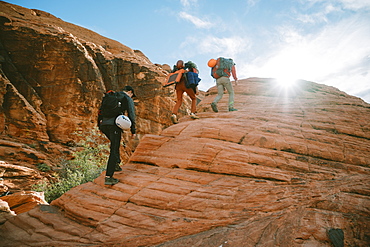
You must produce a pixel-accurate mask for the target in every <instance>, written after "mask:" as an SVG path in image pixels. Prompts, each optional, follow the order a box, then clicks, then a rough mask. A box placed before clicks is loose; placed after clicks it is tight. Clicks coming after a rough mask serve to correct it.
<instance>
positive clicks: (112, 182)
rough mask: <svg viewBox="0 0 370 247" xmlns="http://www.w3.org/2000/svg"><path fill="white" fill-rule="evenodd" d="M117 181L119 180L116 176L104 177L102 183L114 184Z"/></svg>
mask: <svg viewBox="0 0 370 247" xmlns="http://www.w3.org/2000/svg"><path fill="white" fill-rule="evenodd" d="M118 182H119V180H118V179H117V178H114V177H106V178H105V182H104V184H105V185H115V184H116V183H118Z"/></svg>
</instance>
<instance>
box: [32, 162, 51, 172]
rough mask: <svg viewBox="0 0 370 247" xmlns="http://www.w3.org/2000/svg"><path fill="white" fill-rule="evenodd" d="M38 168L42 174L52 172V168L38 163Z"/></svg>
mask: <svg viewBox="0 0 370 247" xmlns="http://www.w3.org/2000/svg"><path fill="white" fill-rule="evenodd" d="M36 166H37V168H38V169H39V170H40V171H42V172H48V171H50V170H51V168H50V166H48V165H47V164H44V163H38V164H36Z"/></svg>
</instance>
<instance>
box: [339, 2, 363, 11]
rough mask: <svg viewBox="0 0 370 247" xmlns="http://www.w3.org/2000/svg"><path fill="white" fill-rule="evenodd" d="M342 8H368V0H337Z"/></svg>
mask: <svg viewBox="0 0 370 247" xmlns="http://www.w3.org/2000/svg"><path fill="white" fill-rule="evenodd" d="M338 1H339V2H341V3H342V5H343V8H345V9H350V10H360V9H365V10H370V0H338Z"/></svg>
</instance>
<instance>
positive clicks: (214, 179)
mask: <svg viewBox="0 0 370 247" xmlns="http://www.w3.org/2000/svg"><path fill="white" fill-rule="evenodd" d="M235 91H236V97H235V98H236V104H235V107H236V108H238V109H239V111H236V112H228V111H226V109H227V107H226V104H227V98H228V95H227V94H226V95H224V97H223V99H222V100H221V102H220V103H219V109H220V111H219V113H214V112H212V111H211V109H210V105H209V103H210V102H211V101H212V100H213V98H214V96H215V93H216V89H215V88H212V89H210V90H209V92H208V93H207V95H206V96H205V98H204V100H203V101H202V103H201V105H200V106H199V111H198V112H200V113H199V116H200V117H201V118H200V119H199V120H191V119H190V118H188V117H183V118H181V119H180V123H179V124H177V125H173V126H171V127H169V128H167V129H165V130H164V131H162V132H161V133H160V134H158V135H152V134H148V135H146V136H145V137H144V138H143V139H142V140H141V142H140V144H139V146H138V147H137V149H136V151H135V152H134V154H133V155H132V156H131V158H130V160H129V162H128V163H127V164H125V165H124V166H123V171H122V172H117V176H116V177H117V178H119V179H120V182H119V183H118V184H116V185H114V186H104V185H103V184H104V174H102V175H101V176H100V177H99V178H97V179H96V180H95V181H94V182H90V183H87V184H83V185H80V186H78V187H75V188H73V189H72V190H70V191H69V192H67V193H66V194H64V195H63V196H62V197H60V198H59V199H57V200H55V201H53V202H52V203H51V205H50V206H39V207H37V208H34V209H32V210H31V211H29V212H27V213H23V214H20V215H18V216H16V217H13V218H11V219H9V220H8V221H7V222H5V223H4V224H3V225H1V226H0V239H2V245H3V246H14V245H17V246H59V245H60V246H76V245H77V246H78V245H80V246H81V245H94V246H158V247H159V246H161V247H167V246H171V247H172V246H202V247H203V246H212V247H214V246H223V247H226V246H328V247H329V246H333V241H336V244H340V245H344V246H368V245H369V243H370V230H369V229H370V212H369V211H370V207H369V205H370V200H369V199H370V198H369V196H370V191H369V188H370V187H369V186H370V176H369V175H370V169H369V165H370V164H369V161H370V125H369V123H370V121H369V120H370V105H369V104H366V103H365V102H363V101H362V100H361V99H358V98H355V97H352V96H349V95H346V94H345V93H343V92H341V91H339V90H337V89H335V88H333V87H328V86H325V85H320V84H316V83H312V82H306V81H300V82H299V83H297V85H296V86H295V87H293V88H290V89H283V88H280V87H278V86H277V84H276V82H275V81H274V80H270V79H259V78H250V79H247V80H241V81H240V82H239V84H238V86H236V87H235ZM334 233H336V234H334ZM342 237H343V238H342ZM340 245H339V246H340ZM337 246H338V245H337Z"/></svg>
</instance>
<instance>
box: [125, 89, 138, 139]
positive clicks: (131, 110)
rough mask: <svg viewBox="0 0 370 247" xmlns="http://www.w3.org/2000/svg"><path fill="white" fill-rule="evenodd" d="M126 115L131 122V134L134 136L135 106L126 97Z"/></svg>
mask: <svg viewBox="0 0 370 247" xmlns="http://www.w3.org/2000/svg"><path fill="white" fill-rule="evenodd" d="M127 115H128V118H129V119H130V120H131V134H132V135H135V134H136V113H135V105H134V101H133V100H132V99H131V98H130V97H128V96H127Z"/></svg>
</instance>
